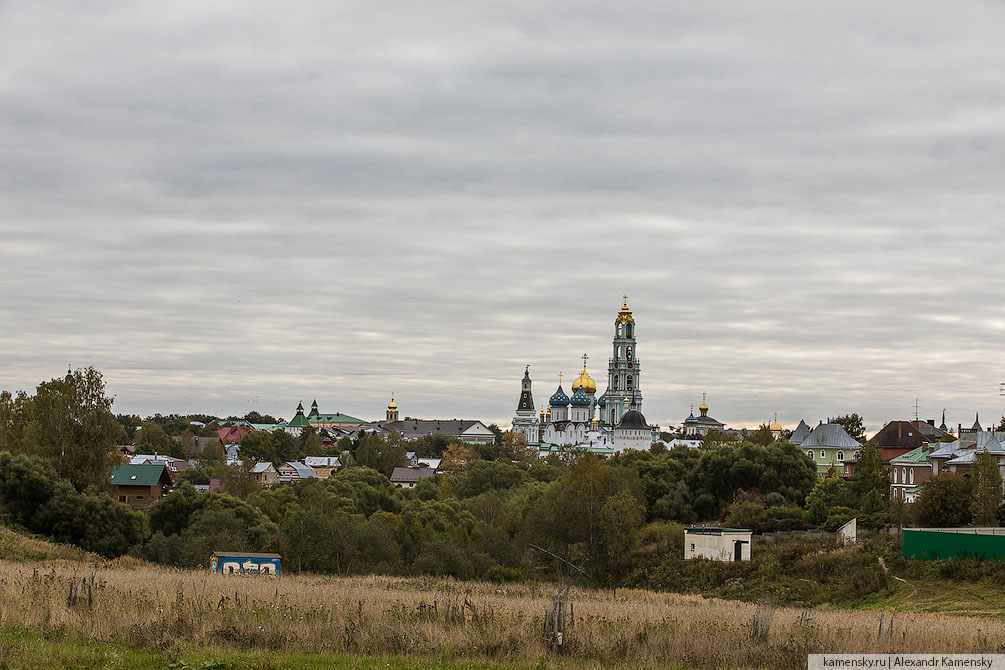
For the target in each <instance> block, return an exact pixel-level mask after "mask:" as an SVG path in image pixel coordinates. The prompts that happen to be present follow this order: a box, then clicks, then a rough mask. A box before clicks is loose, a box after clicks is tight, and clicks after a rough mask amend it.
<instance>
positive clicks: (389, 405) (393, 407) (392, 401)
mask: <svg viewBox="0 0 1005 670" xmlns="http://www.w3.org/2000/svg"><path fill="white" fill-rule="evenodd" d="M387 408H388V409H398V406H397V405H395V404H394V394H393V393H392V394H391V402H389V403H387ZM350 411H351V410H350Z"/></svg>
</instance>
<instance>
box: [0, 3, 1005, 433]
mask: <svg viewBox="0 0 1005 670" xmlns="http://www.w3.org/2000/svg"><path fill="white" fill-rule="evenodd" d="M2 12H3V17H2V19H3V20H0V58H2V60H3V62H4V63H5V70H4V75H3V77H2V78H0V94H2V95H3V99H4V101H5V104H4V106H3V108H2V109H0V147H2V148H0V156H2V158H3V160H0V229H2V233H3V235H2V236H0V262H2V267H3V272H2V273H0V291H2V295H3V296H4V297H3V299H2V300H0V318H2V320H3V323H4V327H3V328H2V329H0V348H2V350H3V351H4V352H5V353H7V355H6V356H4V357H3V360H2V361H0V380H2V382H3V383H2V384H0V386H3V387H5V388H30V387H31V386H33V385H34V384H35V383H37V382H38V381H40V380H41V379H43V378H47V377H49V376H52V375H56V374H58V373H59V372H60V371H61V369H62V366H63V365H65V363H66V362H67V361H72V362H73V363H74V364H75V365H87V364H94V365H95V366H96V367H98V368H99V369H101V370H102V371H103V372H104V373H105V375H106V378H107V380H108V383H109V389H110V391H111V392H112V393H115V394H116V396H117V406H118V408H119V409H120V410H122V411H136V412H141V413H150V412H153V411H172V410H179V411H209V412H218V413H243V412H245V411H247V410H248V409H251V408H256V409H260V410H262V411H269V412H272V413H277V414H282V415H286V416H288V415H289V414H290V413H291V411H292V410H291V408H293V407H295V406H296V402H297V400H300V399H304V400H306V399H308V398H311V399H313V397H314V396H317V397H318V401H319V402H320V403H321V404H322V405H323V406H326V407H331V408H334V409H341V410H343V411H348V412H350V413H355V414H357V415H362V416H366V417H376V416H379V415H380V414H381V413H382V408H383V403H385V402H386V398H387V397H388V396H389V393H390V391H391V390H394V391H395V392H396V397H397V399H398V402H399V405H400V406H401V407H402V411H403V412H405V413H409V414H412V415H425V416H434V415H441V416H445V415H448V414H449V415H454V416H462V415H465V416H477V417H482V418H485V419H487V420H496V421H500V422H508V420H509V416H510V414H511V412H512V406H513V405H514V403H515V397H516V395H517V392H518V387H517V383H518V380H519V376H520V373H521V369H522V366H523V365H524V364H526V363H530V364H531V365H532V368H531V369H532V373H533V375H534V378H535V381H536V392H537V394H538V395H537V398H538V402H542V401H543V400H544V399H546V398H547V396H548V395H549V394H550V392H551V390H553V387H554V386H555V384H556V382H557V377H556V375H557V372H558V371H559V370H563V371H565V372H567V373H570V372H573V370H574V369H575V368H576V366H577V365H578V364H579V356H580V355H581V354H582V353H583V352H584V351H586V352H589V353H590V354H591V356H592V357H593V358H592V360H591V364H590V365H591V370H592V371H593V372H594V376H595V377H598V378H602V377H603V374H602V372H600V371H601V370H602V367H603V365H604V362H605V358H606V356H607V355H608V352H607V350H608V348H609V347H610V335H611V323H612V319H613V315H614V313H615V311H616V310H617V308H618V306H619V302H618V301H619V300H620V296H621V294H622V293H625V292H627V293H628V294H629V295H630V298H631V303H632V306H633V308H634V309H635V310H636V315H637V317H638V320H639V334H640V338H641V340H640V347H641V349H640V351H639V355H640V357H641V358H642V362H643V366H644V367H643V384H644V386H643V388H644V390H645V393H646V398H647V399H646V414H647V417H648V418H649V419H650V420H653V421H656V422H660V423H663V424H666V423H669V422H679V421H680V420H681V419H682V418H683V417H684V416H685V415H686V414H687V406H688V403H689V402H691V401H692V400H695V399H698V398H700V393H701V391H703V390H707V391H709V393H710V396H709V398H710V404H712V406H713V414H714V415H715V416H717V417H718V418H720V419H723V420H726V421H728V422H730V423H737V424H744V423H745V424H754V423H757V422H760V421H766V420H768V419H770V417H771V413H772V412H774V411H778V412H779V418H780V419H781V420H782V421H783V423H786V424H790V425H794V424H795V423H796V422H797V421H798V420H799V418H806V419H807V420H811V421H812V420H815V419H820V418H826V417H827V416H833V415H835V414H838V413H843V412H848V411H859V412H862V413H864V414H865V415H866V419H867V421H868V423H869V424H870V426H871V427H874V428H875V427H878V426H879V424H881V423H882V421H884V420H886V419H890V418H898V417H904V416H907V415H908V414H909V408H910V407H911V406H912V405H913V402H914V399H915V398H920V399H921V402H922V404H923V406H924V407H925V408H926V409H928V410H930V411H929V412H928V413H929V414H932V415H934V414H936V413H938V412H939V411H941V408H942V407H947V408H948V409H949V410H950V419H951V420H953V421H963V422H970V421H972V417H970V415H971V413H972V411H975V410H977V409H979V410H980V411H981V413H982V415H983V416H985V417H986V418H985V422H987V420H988V418H989V417H997V416H1000V415H1001V408H1000V403H999V402H998V400H999V399H998V398H997V395H996V393H997V382H998V381H999V378H1000V377H1001V376H1002V375H1001V373H1000V368H1001V363H1000V361H999V360H998V359H999V356H997V355H996V352H997V350H998V348H999V343H1000V341H1001V335H1002V330H1003V327H1005V315H1003V313H1002V312H1003V308H1002V307H1001V306H1000V300H999V296H1000V295H1001V289H1002V281H1001V280H1000V279H999V278H998V272H997V267H998V265H999V263H1000V256H1001V243H1000V241H999V240H1000V234H1001V226H1000V224H999V218H1000V212H1001V211H1002V210H1003V207H1002V205H1003V197H1002V194H1001V189H1000V184H999V181H1000V176H999V173H1000V166H1001V165H1002V159H1003V158H1005V147H1003V129H1005V124H1003V122H1002V119H1003V118H1005V116H1003V115H1002V111H1003V109H1002V108H1003V99H1005V92H1003V91H1005V86H1003V84H1005V81H1003V80H1005V74H1002V73H1003V72H1005V68H1003V65H1005V53H1003V51H1002V50H1001V48H1000V46H999V44H998V42H999V41H1000V40H999V35H998V30H997V26H998V25H1000V20H1001V18H1002V17H1001V13H1002V10H1001V8H1000V6H998V5H995V4H991V3H981V2H971V3H964V4H963V5H959V6H954V8H953V10H949V9H947V8H943V7H938V6H917V4H916V3H890V4H884V5H882V6H876V5H875V4H874V3H844V4H842V5H840V6H837V5H835V6H831V7H812V8H809V7H806V6H805V5H799V4H791V3H758V4H757V5H756V6H753V5H751V6H733V7H730V8H728V9H727V8H724V7H715V6H714V5H695V4H693V3H641V2H638V3H606V4H604V3H602V4H600V5H592V6H590V7H588V8H587V7H584V6H582V5H581V4H579V3H546V4H541V3H523V4H511V3H507V4H498V5H491V4H488V5H486V4H484V3H483V4H479V5H477V6H475V5H472V6H457V5H456V4H446V3H435V2H434V3H426V4H425V5H424V6H423V9H422V11H421V12H419V11H416V8H415V7H414V6H412V5H407V4H391V5H387V4H384V3H380V4H375V3H337V4H330V3H309V2H304V3H292V4H291V5H290V6H289V7H287V8H284V10H283V12H281V13H278V12H276V11H274V10H273V9H272V7H271V6H269V5H267V4H255V3H243V2H242V3H230V4H227V3H215V4H214V5H213V6H212V7H209V6H205V5H204V4H197V3H170V4H160V5H142V4H134V3H99V4H96V5H93V6H91V7H90V8H89V9H88V10H86V11H85V10H84V9H77V10H71V9H68V8H60V10H58V11H55V10H53V9H51V8H47V7H46V6H44V5H39V4H37V3H10V4H8V5H6V6H5V8H4V9H3V10H2ZM598 380H599V379H598ZM601 387H603V383H601ZM923 411H924V410H923ZM968 417H970V418H968Z"/></svg>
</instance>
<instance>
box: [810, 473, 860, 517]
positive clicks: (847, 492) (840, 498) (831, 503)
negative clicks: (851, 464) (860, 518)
mask: <svg viewBox="0 0 1005 670" xmlns="http://www.w3.org/2000/svg"><path fill="white" fill-rule="evenodd" d="M853 497H854V494H853V492H852V490H851V488H850V487H849V486H848V483H847V482H846V481H844V480H843V479H841V478H840V477H838V476H837V475H836V474H832V475H829V476H827V477H823V478H822V479H818V480H817V483H816V484H815V485H814V486H813V490H812V491H810V494H809V496H807V498H806V520H807V521H809V522H810V523H815V524H821V523H823V522H824V521H826V520H827V515H828V514H829V512H830V509H831V508H833V507H837V506H839V505H843V506H849V504H850V503H852V498H853Z"/></svg>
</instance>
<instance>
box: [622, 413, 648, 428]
mask: <svg viewBox="0 0 1005 670" xmlns="http://www.w3.org/2000/svg"><path fill="white" fill-rule="evenodd" d="M618 428H631V429H634V430H649V424H647V423H646V417H644V416H642V412H640V411H638V410H635V409H630V410H628V411H627V412H625V415H624V416H623V417H621V423H619V424H618Z"/></svg>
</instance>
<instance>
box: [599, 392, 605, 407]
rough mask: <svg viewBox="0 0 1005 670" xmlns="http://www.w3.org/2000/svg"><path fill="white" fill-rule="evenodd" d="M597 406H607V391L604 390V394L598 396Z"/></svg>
mask: <svg viewBox="0 0 1005 670" xmlns="http://www.w3.org/2000/svg"><path fill="white" fill-rule="evenodd" d="M597 407H599V408H600V409H604V408H605V407H607V391H604V392H603V394H602V395H601V396H600V397H599V398H597Z"/></svg>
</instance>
